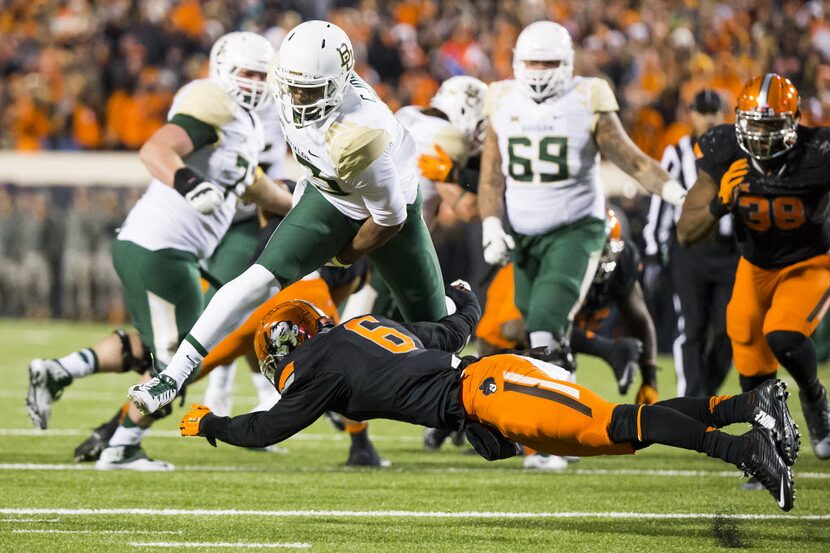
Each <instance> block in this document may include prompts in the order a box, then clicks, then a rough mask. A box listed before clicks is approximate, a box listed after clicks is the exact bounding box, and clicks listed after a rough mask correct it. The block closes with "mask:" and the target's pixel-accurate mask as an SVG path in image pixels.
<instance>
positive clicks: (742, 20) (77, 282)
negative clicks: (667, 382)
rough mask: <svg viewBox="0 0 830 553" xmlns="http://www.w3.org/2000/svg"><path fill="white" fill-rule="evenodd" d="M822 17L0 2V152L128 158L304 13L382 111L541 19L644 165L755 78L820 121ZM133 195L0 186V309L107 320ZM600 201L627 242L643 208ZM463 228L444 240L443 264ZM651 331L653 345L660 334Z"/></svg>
mask: <svg viewBox="0 0 830 553" xmlns="http://www.w3.org/2000/svg"><path fill="white" fill-rule="evenodd" d="M828 14H830V1H823V2H820V1H811V2H804V1H801V0H729V1H713V0H457V1H453V2H448V1H447V2H439V1H434V0H399V1H383V0H363V1H360V0H293V1H292V0H204V1H196V0H143V1H134V0H64V1H58V0H0V37H1V39H0V149H8V150H17V151H38V150H136V149H138V148H139V147H140V146H141V144H142V143H143V142H144V141H145V140H146V139H147V138H148V137H149V136H150V135H151V134H152V133H153V132H154V131H155V130H156V129H157V128H158V127H159V126H161V125H162V124H163V122H164V121H165V116H166V113H167V110H168V108H169V106H170V102H171V99H172V97H173V94H174V93H175V91H176V90H177V89H178V88H179V87H180V86H181V85H183V84H184V83H186V82H188V81H190V80H192V79H195V78H199V77H203V76H205V75H206V74H207V69H208V57H207V54H208V52H209V50H210V46H211V45H212V43H213V42H214V40H215V39H216V38H218V37H219V36H221V35H222V34H224V33H226V32H229V31H232V30H248V31H255V32H259V33H262V34H263V35H265V36H266V37H267V38H268V39H269V40H270V41H271V42H272V43H273V44H274V45H275V46H278V45H279V43H280V41H281V40H282V37H283V36H284V34H285V33H286V31H287V30H288V29H290V28H292V27H293V26H295V25H296V24H298V23H299V22H301V21H303V20H307V19H315V18H316V19H328V20H331V21H333V22H335V23H336V24H338V25H340V26H341V27H342V28H343V29H344V30H345V31H346V32H347V33H348V34H349V36H350V37H351V39H352V42H353V44H354V47H355V54H356V57H357V60H358V64H357V67H356V69H357V71H358V72H359V73H360V74H361V75H362V76H363V77H364V78H365V79H366V80H367V81H369V82H370V83H371V84H372V85H373V86H375V88H376V89H377V91H378V92H379V94H380V95H381V96H382V98H383V99H384V100H385V101H387V102H388V103H389V104H390V107H392V109H397V108H398V107H401V106H403V105H407V104H417V105H424V104H426V103H428V101H429V99H430V97H431V96H432V94H433V93H434V92H435V90H436V89H437V87H438V85H439V84H440V82H441V81H442V80H444V79H446V78H447V77H449V76H452V75H459V74H469V75H473V76H476V77H479V78H481V79H482V80H484V81H486V82H490V81H493V80H498V79H504V78H509V77H511V76H512V65H511V64H512V48H513V45H514V43H515V40H516V37H517V36H518V33H519V32H520V31H521V29H522V28H523V27H524V26H525V25H527V24H528V23H530V22H532V21H534V20H537V19H543V18H549V19H552V20H554V21H557V22H560V23H562V24H563V25H565V26H566V27H567V28H568V30H569V31H570V32H571V34H572V36H573V37H574V43H575V46H576V49H577V54H576V73H577V74H582V75H591V76H603V77H605V78H607V79H608V80H609V81H610V82H611V83H612V86H613V88H614V90H615V92H616V94H617V97H618V99H619V101H620V104H621V111H620V115H621V118H622V119H623V122H624V125H625V126H626V127H627V130H628V131H629V133H630V134H631V136H632V138H633V139H634V140H635V142H637V144H638V145H639V146H640V147H641V148H642V149H643V150H644V151H645V152H647V153H648V154H649V155H651V156H653V157H655V158H658V159H659V158H660V157H661V155H662V152H663V149H664V148H665V147H666V145H669V144H672V143H673V142H674V141H676V140H677V139H678V138H679V137H680V136H682V135H684V134H687V133H688V132H689V131H690V125H689V109H688V104H689V102H690V100H691V98H692V96H693V95H694V94H695V93H696V92H697V91H698V90H700V89H702V88H713V89H715V90H717V91H719V92H720V93H721V94H722V96H723V98H724V100H725V101H726V104H727V105H728V106H732V105H733V104H734V98H735V97H736V95H737V93H738V90H739V89H740V87H741V85H742V84H743V82H744V81H746V80H747V79H748V78H749V77H750V76H752V75H754V74H757V73H761V72H764V71H768V70H774V71H776V72H778V73H781V74H783V75H786V76H787V77H789V78H790V79H792V80H793V82H794V83H795V84H796V86H798V88H799V90H800V92H801V94H802V106H801V107H802V120H803V121H804V122H805V123H807V124H815V125H819V124H830V24H828V17H827V15H828ZM140 192H141V191H140V190H132V189H120V190H113V189H90V190H82V189H77V188H74V189H73V188H71V187H67V188H51V189H40V190H34V189H26V188H17V187H13V186H8V185H4V184H3V183H0V315H28V316H43V317H48V316H62V317H70V318H82V319H109V320H111V321H113V322H116V321H118V320H119V319H120V318H122V317H123V310H122V308H121V305H120V300H119V286H118V281H117V278H116V277H115V275H114V274H113V272H112V269H111V263H110V261H109V241H110V240H111V237H112V235H113V230H114V229H115V228H116V227H117V226H118V225H119V224H120V223H121V222H122V221H123V218H124V215H125V213H126V211H127V210H128V208H129V206H131V205H132V203H133V202H134V201H135V199H136V198H137V195H138V194H140ZM616 202H617V205H618V207H619V208H620V211H621V212H624V213H625V214H626V215H627V216H628V217H627V219H628V230H629V232H630V234H631V236H632V237H633V238H634V239H635V240H636V241H639V238H640V234H641V233H640V230H641V229H642V225H643V223H644V219H645V211H646V205H647V199H645V198H642V197H639V198H618V199H617V200H616ZM92 206H94V208H93V207H92ZM453 235H455V236H457V237H458V240H455V241H454V240H453V239H452V236H453ZM467 235H468V234H467V233H465V232H463V231H460V230H458V229H456V230H455V231H453V230H452V229H450V230H449V231H448V232H447V233H446V235H445V237H444V239H443V242H442V244H439V249H440V250H443V252H444V254H445V255H442V258H443V259H457V258H458V256H457V255H453V254H451V252H459V251H467V250H466V249H465V248H467V246H465V245H462V243H461V241H462V240H466V238H465V237H466V236H467ZM439 253H440V252H439ZM468 253H469V252H468ZM456 272H457V271H456V270H455V269H452V268H449V267H447V268H445V273H449V274H453V273H456ZM4 283H5V284H4ZM666 316H671V314H669V315H666ZM658 328H664V329H666V332H667V333H668V335H667V336H663V337H662V338H661V343H662V345H663V348H662V349H665V348H667V347H668V345H667V344H668V341H669V340H670V339H671V335H670V334H671V331H672V330H671V329H673V328H674V325H673V323H671V322H668V321H667V322H666V324H665V325H661V324H660V322H659V321H658Z"/></svg>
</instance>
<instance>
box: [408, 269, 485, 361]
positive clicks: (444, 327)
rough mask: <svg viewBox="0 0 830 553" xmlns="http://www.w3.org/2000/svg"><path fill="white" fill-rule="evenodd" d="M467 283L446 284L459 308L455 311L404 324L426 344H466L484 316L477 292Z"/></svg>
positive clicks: (432, 346)
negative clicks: (434, 318) (436, 317)
mask: <svg viewBox="0 0 830 553" xmlns="http://www.w3.org/2000/svg"><path fill="white" fill-rule="evenodd" d="M456 282H459V281H456ZM464 285H465V286H466V288H465V287H462V286H458V285H456V283H453V285H451V286H447V288H446V294H447V296H448V297H449V298H450V299H451V300H452V301H453V302H454V303H455V306H456V312H455V313H453V314H452V315H447V316H446V317H444V318H442V319H441V320H440V321H438V322H434V323H430V322H420V323H406V324H404V326H405V327H406V328H407V329H408V330H409V331H410V332H412V333H413V334H415V336H417V337H418V339H420V340H421V342H422V343H423V344H424V347H425V348H427V349H440V350H443V351H449V352H457V351H459V350H460V349H461V348H463V347H464V346H465V345H466V344H467V340H468V339H469V337H470V335H471V334H472V333H473V330H475V327H476V325H477V324H478V320H479V319H480V318H481V306H480V305H479V304H478V298H476V295H475V294H473V293H472V292H471V291H470V289H469V285H467V284H466V283H464Z"/></svg>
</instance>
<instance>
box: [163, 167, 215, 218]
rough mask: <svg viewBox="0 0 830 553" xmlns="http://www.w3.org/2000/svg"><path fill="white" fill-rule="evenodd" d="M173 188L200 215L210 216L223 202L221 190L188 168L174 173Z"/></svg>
mask: <svg viewBox="0 0 830 553" xmlns="http://www.w3.org/2000/svg"><path fill="white" fill-rule="evenodd" d="M173 188H175V189H176V191H177V192H178V193H179V194H181V195H182V196H184V197H185V199H186V200H187V201H189V202H190V205H192V206H193V209H195V210H196V211H198V212H199V213H201V214H202V215H210V214H211V213H213V212H214V211H216V209H217V208H218V207H219V206H220V205H222V202H223V201H224V200H225V194H224V193H223V192H222V189H221V188H219V187H218V186H216V185H215V184H213V183H212V182H209V181H206V180H205V179H203V178H202V177H201V176H199V175H198V174H196V172H195V171H194V170H193V169H191V168H190V167H182V168H181V169H179V170H178V171H176V174H175V175H174V176H173Z"/></svg>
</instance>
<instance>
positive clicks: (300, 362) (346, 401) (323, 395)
mask: <svg viewBox="0 0 830 553" xmlns="http://www.w3.org/2000/svg"><path fill="white" fill-rule="evenodd" d="M447 295H448V296H450V298H451V299H452V300H453V301H454V302H455V303H456V305H457V307H458V311H457V312H456V313H454V314H452V315H448V316H446V317H444V318H443V319H441V320H440V321H438V322H435V323H398V322H395V321H393V320H391V319H387V318H385V317H380V316H374V315H364V316H361V317H355V318H353V319H350V320H348V321H346V322H345V323H343V324H341V325H340V326H336V327H334V328H332V329H331V330H328V331H326V332H323V333H320V334H317V335H316V336H314V337H312V338H311V339H310V340H308V341H307V342H306V343H304V344H303V345H302V346H300V347H298V348H297V349H295V350H294V351H293V352H292V353H291V354H289V355H288V356H286V357H285V359H283V360H282V361H280V364H279V369H280V370H279V373H278V374H279V377H278V386H277V388H278V391H280V392H281V394H282V397H281V399H280V400H279V401H278V402H277V404H276V405H274V407H272V408H271V410H269V411H261V412H256V413H248V414H246V415H241V416H238V417H233V418H229V417H217V416H215V415H213V414H208V415H206V416H205V417H204V418H203V419H202V422H201V424H200V427H199V434H200V435H201V436H205V437H208V438H215V439H218V440H221V441H223V442H226V443H229V444H232V445H237V446H243V447H264V446H267V445H271V444H275V443H278V442H280V441H282V440H285V439H286V438H289V437H291V436H293V435H294V434H296V433H297V432H299V431H300V430H302V429H303V428H305V427H307V426H309V425H310V424H311V423H313V422H314V421H315V420H317V419H318V418H319V417H320V416H321V415H322V414H323V413H324V412H325V411H335V412H337V413H340V414H342V415H344V416H346V417H348V418H350V419H354V420H369V419H376V418H384V419H393V420H399V421H403V422H409V423H413V424H418V425H422V426H429V427H433V428H445V429H452V430H460V429H462V428H463V427H464V422H465V415H464V408H463V406H462V405H461V403H460V378H461V371H460V370H459V369H458V366H459V364H460V359H459V358H458V357H456V356H455V355H454V353H453V352H454V351H457V350H460V349H461V348H462V347H463V346H464V344H465V343H466V341H467V338H468V337H469V336H470V334H471V333H472V331H473V329H474V328H475V325H476V324H477V323H478V319H479V317H480V316H481V307H480V306H479V305H478V300H476V297H475V295H473V294H472V293H470V292H462V291H460V290H457V289H455V288H448V289H447Z"/></svg>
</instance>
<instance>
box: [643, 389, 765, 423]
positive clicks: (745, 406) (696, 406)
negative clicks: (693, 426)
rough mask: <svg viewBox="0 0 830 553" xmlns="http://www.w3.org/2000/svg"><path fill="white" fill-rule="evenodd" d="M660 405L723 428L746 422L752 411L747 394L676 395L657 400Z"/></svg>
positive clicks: (749, 397) (750, 400) (750, 399)
mask: <svg viewBox="0 0 830 553" xmlns="http://www.w3.org/2000/svg"><path fill="white" fill-rule="evenodd" d="M655 405H662V406H663V407H668V408H669V409H674V410H675V411H680V412H681V413H683V414H684V415H687V416H689V417H692V418H693V419H695V420H699V421H700V422H702V423H705V424H706V425H708V426H714V427H715V428H723V427H724V426H729V425H730V424H733V423H736V422H748V421H749V418H750V415H751V411H752V398H751V396H750V395H749V394H738V395H736V396H712V397H676V398H672V399H667V400H664V401H658V402H657V403H656V404H655Z"/></svg>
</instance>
